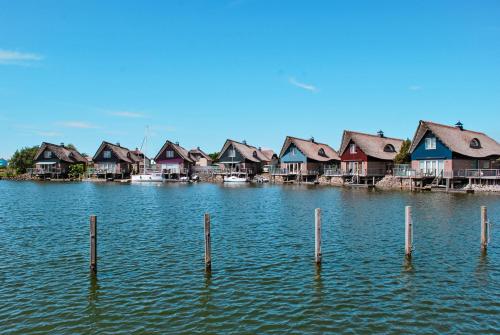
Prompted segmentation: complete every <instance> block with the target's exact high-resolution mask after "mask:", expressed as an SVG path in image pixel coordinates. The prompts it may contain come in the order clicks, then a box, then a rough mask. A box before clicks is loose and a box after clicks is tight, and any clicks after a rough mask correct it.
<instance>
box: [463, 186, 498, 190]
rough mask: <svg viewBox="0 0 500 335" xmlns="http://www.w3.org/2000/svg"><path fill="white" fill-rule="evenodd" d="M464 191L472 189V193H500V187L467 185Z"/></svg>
mask: <svg viewBox="0 0 500 335" xmlns="http://www.w3.org/2000/svg"><path fill="white" fill-rule="evenodd" d="M464 189H465V190H466V189H472V190H474V192H500V185H467V186H465V187H464Z"/></svg>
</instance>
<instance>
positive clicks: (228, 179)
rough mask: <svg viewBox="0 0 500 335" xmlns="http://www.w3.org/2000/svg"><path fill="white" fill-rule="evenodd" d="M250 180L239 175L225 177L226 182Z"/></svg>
mask: <svg viewBox="0 0 500 335" xmlns="http://www.w3.org/2000/svg"><path fill="white" fill-rule="evenodd" d="M247 181H248V180H247V178H245V177H238V176H225V177H224V182H225V183H246V182H247Z"/></svg>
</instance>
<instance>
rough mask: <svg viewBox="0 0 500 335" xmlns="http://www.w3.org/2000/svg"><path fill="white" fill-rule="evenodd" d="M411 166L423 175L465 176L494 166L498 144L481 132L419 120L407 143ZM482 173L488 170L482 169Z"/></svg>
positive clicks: (460, 124)
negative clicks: (410, 140)
mask: <svg viewBox="0 0 500 335" xmlns="http://www.w3.org/2000/svg"><path fill="white" fill-rule="evenodd" d="M410 153H411V160H412V163H411V167H412V169H413V170H414V171H416V174H417V176H419V177H422V178H425V177H429V178H434V177H438V178H447V179H449V178H462V177H463V178H467V177H470V176H473V175H474V174H476V173H477V174H478V173H481V172H480V170H490V169H495V168H496V166H497V164H498V159H499V158H500V144H499V143H497V142H496V141H495V140H494V139H492V138H491V137H489V136H487V135H486V134H484V133H480V132H476V131H472V130H467V129H464V127H463V124H462V123H460V122H457V124H455V126H447V125H443V124H438V123H434V122H429V121H420V123H419V125H418V127H417V130H416V132H415V135H414V137H413V141H412V145H411V147H410ZM482 173H489V172H486V171H483V172H482Z"/></svg>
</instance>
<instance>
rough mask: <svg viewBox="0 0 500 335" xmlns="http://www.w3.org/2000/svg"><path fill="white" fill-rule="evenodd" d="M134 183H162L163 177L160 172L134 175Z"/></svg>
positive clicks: (132, 179) (132, 177)
mask: <svg viewBox="0 0 500 335" xmlns="http://www.w3.org/2000/svg"><path fill="white" fill-rule="evenodd" d="M131 181H132V182H160V183H161V182H162V181H163V175H162V174H161V173H160V172H146V173H141V174H133V175H132V176H131Z"/></svg>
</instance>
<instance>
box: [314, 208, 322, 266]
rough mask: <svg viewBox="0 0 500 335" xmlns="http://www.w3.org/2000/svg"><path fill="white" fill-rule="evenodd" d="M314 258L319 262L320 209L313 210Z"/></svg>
mask: <svg viewBox="0 0 500 335" xmlns="http://www.w3.org/2000/svg"><path fill="white" fill-rule="evenodd" d="M314 259H315V261H316V264H321V209H320V208H316V210H315V211H314Z"/></svg>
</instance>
